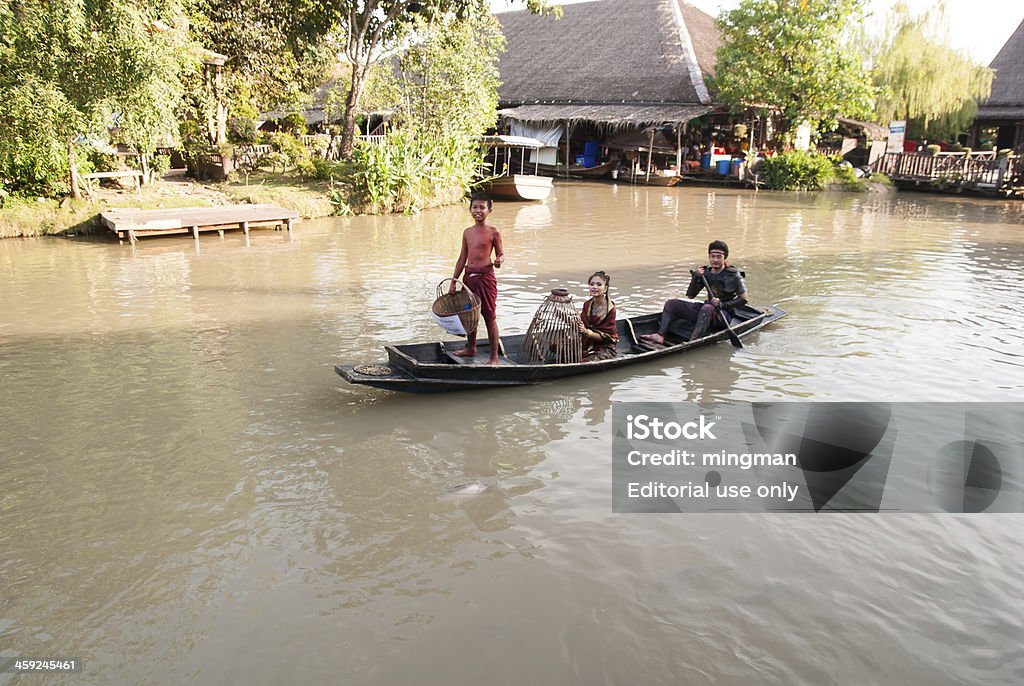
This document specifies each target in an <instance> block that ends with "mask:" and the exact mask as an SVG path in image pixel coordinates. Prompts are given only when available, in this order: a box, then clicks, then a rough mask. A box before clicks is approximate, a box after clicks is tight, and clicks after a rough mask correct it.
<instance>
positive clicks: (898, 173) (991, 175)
mask: <svg viewBox="0 0 1024 686" xmlns="http://www.w3.org/2000/svg"><path fill="white" fill-rule="evenodd" d="M871 167H872V171H873V172H879V173H882V174H885V175H886V176H888V177H889V178H890V179H892V180H893V181H894V182H900V181H903V182H908V181H909V182H914V183H925V182H928V183H932V184H933V185H936V186H942V187H950V186H953V187H962V188H974V189H979V190H994V191H1004V190H1012V189H1013V188H1015V187H1018V186H1020V185H1022V184H1024V158H1021V157H1014V156H1003V157H997V156H996V154H995V153H992V152H985V153H971V154H970V155H967V154H965V153H962V152H961V153H939V154H937V155H927V154H922V153H913V152H910V153H886V154H884V155H882V156H881V157H879V158H878V159H877V160H875V163H874V164H873V165H872V166H871Z"/></svg>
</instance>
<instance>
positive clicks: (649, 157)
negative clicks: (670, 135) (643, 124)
mask: <svg viewBox="0 0 1024 686" xmlns="http://www.w3.org/2000/svg"><path fill="white" fill-rule="evenodd" d="M650 131H651V143H650V145H648V146H647V183H650V182H651V160H653V159H654V127H653V126H652V127H651V129H650Z"/></svg>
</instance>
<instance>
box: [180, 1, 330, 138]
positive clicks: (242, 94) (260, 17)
mask: <svg viewBox="0 0 1024 686" xmlns="http://www.w3.org/2000/svg"><path fill="white" fill-rule="evenodd" d="M323 13H324V10H322V9H321V8H319V7H318V6H316V5H315V4H314V3H311V2H307V1H306V0H275V1H274V2H266V1H265V0H192V9H191V12H190V14H191V19H192V29H191V30H192V32H193V34H194V36H195V37H196V39H197V40H198V41H199V42H201V43H202V45H203V47H205V48H207V49H209V50H213V51H214V52H217V53H219V54H222V55H224V56H225V57H227V61H226V62H225V64H224V72H223V77H224V82H225V83H224V91H225V93H224V98H225V103H224V104H225V106H226V108H227V109H228V110H229V111H230V112H232V113H233V114H236V115H240V116H246V117H254V116H255V115H256V114H258V113H259V112H262V111H266V110H270V109H284V110H289V109H297V108H300V107H301V106H303V105H304V104H305V100H306V99H307V97H308V95H307V94H308V93H309V92H310V91H311V90H312V89H313V88H314V87H315V86H317V85H319V83H318V81H319V79H320V78H321V75H322V74H323V72H324V70H325V69H326V68H327V65H328V63H329V62H330V60H331V51H330V50H329V46H328V45H327V44H326V43H325V41H323V33H324V31H325V29H324V28H323V18H322V15H323ZM189 96H190V103H191V105H192V108H193V112H192V113H191V116H192V117H193V118H196V119H199V120H202V118H203V116H202V113H203V111H204V110H205V109H207V108H208V103H206V102H205V100H206V98H208V93H207V89H206V87H205V84H204V83H203V82H202V79H195V80H194V81H193V82H192V83H190V84H189Z"/></svg>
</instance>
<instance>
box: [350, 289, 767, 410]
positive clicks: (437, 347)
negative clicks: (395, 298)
mask: <svg viewBox="0 0 1024 686" xmlns="http://www.w3.org/2000/svg"><path fill="white" fill-rule="evenodd" d="M784 316H786V313H785V312H784V311H783V310H780V309H779V308H777V307H774V306H770V307H764V308H760V309H759V308H756V307H751V306H749V305H744V306H743V307H739V308H737V309H736V311H735V312H733V313H732V317H731V321H730V327H731V328H732V333H733V334H735V336H736V337H738V338H742V337H744V336H747V335H749V334H750V333H752V332H754V331H756V330H758V329H760V328H761V327H763V326H765V325H767V324H770V323H772V322H774V321H777V320H778V319H781V318H782V317H784ZM660 320H661V313H660V312H655V313H653V314H644V315H639V316H636V317H631V318H629V319H620V320H619V321H618V329H619V343H618V355H617V356H616V357H613V358H611V359H607V360H596V361H594V362H576V363H568V364H560V363H544V362H541V363H527V364H521V363H518V362H516V361H515V360H516V358H517V357H518V353H519V349H520V347H522V345H523V341H524V339H525V334H516V335H511V336H502V337H501V342H502V347H503V348H504V352H505V354H504V355H503V356H502V357H501V363H500V364H498V365H488V364H486V362H487V360H488V358H489V356H490V350H489V348H488V344H487V341H486V340H480V341H478V342H477V355H476V357H472V358H467V357H457V356H455V355H453V354H452V353H454V352H456V351H457V350H459V349H461V348H462V347H463V346H464V343H462V342H461V341H454V342H453V343H443V342H432V343H413V344H409V345H388V346H385V347H384V349H385V350H386V351H387V354H388V359H387V362H377V363H372V364H356V365H337V366H336V367H335V368H334V369H335V371H336V372H337V373H338V374H339V375H340V376H342V377H343V378H344V379H345V380H346V381H348V382H349V383H353V384H362V385H365V386H374V387H376V388H385V389H389V390H394V391H406V392H410V393H432V392H438V391H457V390H466V389H471V388H489V387H496V386H521V385H524V384H532V383H540V382H543V381H552V380H554V379H560V378H564V377H569V376H577V375H579V374H589V373H591V372H599V371H607V370H609V369H614V368H617V367H622V366H625V365H628V364H635V363H637V362H644V361H649V360H656V359H658V358H661V357H666V356H668V355H675V354H677V353H684V352H690V351H691V350H696V349H698V348H703V347H705V346H708V345H712V344H714V343H718V342H720V341H726V340H729V339H730V338H731V337H732V336H731V335H730V332H729V331H727V330H725V329H723V330H721V331H715V332H713V333H710V334H708V335H707V336H704V337H702V338H698V339H697V340H694V341H690V340H687V339H688V338H689V334H690V332H691V331H692V330H693V323H692V322H688V321H685V320H679V321H676V322H675V323H674V324H673V327H672V330H671V331H670V332H669V336H668V337H667V340H668V345H665V346H654V345H651V344H647V343H645V342H643V341H641V339H640V336H643V335H644V334H649V333H654V332H655V331H657V329H658V323H659V322H660ZM449 345H451V346H452V347H451V348H449Z"/></svg>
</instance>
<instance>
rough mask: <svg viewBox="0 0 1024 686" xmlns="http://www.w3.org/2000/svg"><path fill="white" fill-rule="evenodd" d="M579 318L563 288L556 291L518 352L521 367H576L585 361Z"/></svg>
mask: <svg viewBox="0 0 1024 686" xmlns="http://www.w3.org/2000/svg"><path fill="white" fill-rule="evenodd" d="M579 320H580V315H579V313H578V312H577V311H576V306H575V305H573V303H572V296H571V295H569V291H567V290H565V289H564V288H555V289H553V290H552V291H551V295H549V296H548V297H547V298H545V299H544V302H543V303H541V306H540V307H539V308H537V312H536V313H535V314H534V315H533V321H532V322H530V328H528V329H527V330H526V335H525V336H524V337H523V343H522V346H521V347H520V348H519V353H518V355H517V361H518V362H519V364H537V363H539V362H554V363H556V364H573V363H578V362H582V361H583V337H582V336H580V328H579Z"/></svg>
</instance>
